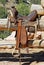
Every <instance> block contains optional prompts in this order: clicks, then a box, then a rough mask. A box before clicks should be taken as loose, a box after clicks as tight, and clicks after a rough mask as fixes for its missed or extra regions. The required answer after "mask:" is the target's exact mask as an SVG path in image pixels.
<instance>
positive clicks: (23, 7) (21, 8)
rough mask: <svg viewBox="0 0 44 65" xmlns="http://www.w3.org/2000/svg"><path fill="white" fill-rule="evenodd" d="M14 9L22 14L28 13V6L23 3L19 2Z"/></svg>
mask: <svg viewBox="0 0 44 65" xmlns="http://www.w3.org/2000/svg"><path fill="white" fill-rule="evenodd" d="M16 9H17V10H18V12H19V13H20V14H22V15H28V14H29V6H27V5H26V4H25V3H23V2H22V3H19V4H17V6H16Z"/></svg>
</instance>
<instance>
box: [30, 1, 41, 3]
mask: <svg viewBox="0 0 44 65" xmlns="http://www.w3.org/2000/svg"><path fill="white" fill-rule="evenodd" d="M30 2H31V3H33V4H40V2H41V0H30Z"/></svg>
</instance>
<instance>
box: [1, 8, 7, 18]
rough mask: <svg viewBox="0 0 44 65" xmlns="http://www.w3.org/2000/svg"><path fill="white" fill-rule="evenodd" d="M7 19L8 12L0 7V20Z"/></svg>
mask: <svg viewBox="0 0 44 65" xmlns="http://www.w3.org/2000/svg"><path fill="white" fill-rule="evenodd" d="M6 17H7V10H5V8H4V7H0V18H6Z"/></svg>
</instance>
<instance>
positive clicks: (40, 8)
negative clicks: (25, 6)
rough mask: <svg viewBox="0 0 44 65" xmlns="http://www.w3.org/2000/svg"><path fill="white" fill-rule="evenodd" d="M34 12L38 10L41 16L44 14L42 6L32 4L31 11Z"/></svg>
mask: <svg viewBox="0 0 44 65" xmlns="http://www.w3.org/2000/svg"><path fill="white" fill-rule="evenodd" d="M33 10H36V11H37V13H38V14H41V15H43V14H44V10H43V7H42V6H41V5H37V4H32V5H31V9H30V11H33Z"/></svg>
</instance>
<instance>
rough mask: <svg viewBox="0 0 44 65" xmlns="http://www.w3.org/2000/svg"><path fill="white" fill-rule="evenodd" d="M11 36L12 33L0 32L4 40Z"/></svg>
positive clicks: (0, 36)
mask: <svg viewBox="0 0 44 65" xmlns="http://www.w3.org/2000/svg"><path fill="white" fill-rule="evenodd" d="M10 34H11V31H8V30H6V31H0V38H2V39H4V38H6V37H7V36H9V35H10Z"/></svg>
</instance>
